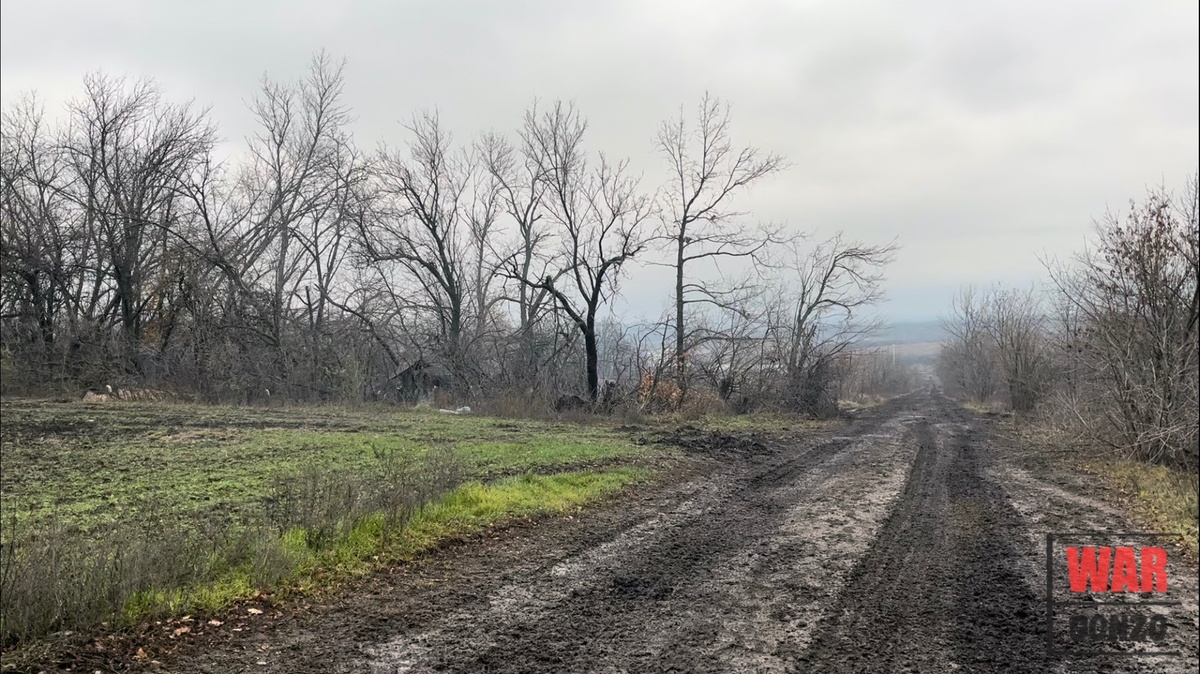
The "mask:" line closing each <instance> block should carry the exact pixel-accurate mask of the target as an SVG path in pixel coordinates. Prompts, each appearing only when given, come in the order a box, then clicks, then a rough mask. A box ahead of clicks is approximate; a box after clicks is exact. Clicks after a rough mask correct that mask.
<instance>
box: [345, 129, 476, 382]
mask: <svg viewBox="0 0 1200 674" xmlns="http://www.w3.org/2000/svg"><path fill="white" fill-rule="evenodd" d="M407 128H408V130H409V132H410V134H411V139H410V141H409V143H408V147H407V151H406V152H394V151H393V152H385V153H384V154H382V155H381V157H380V160H379V164H380V180H381V183H380V191H381V192H382V194H383V195H385V197H386V202H385V205H384V206H383V207H382V209H381V210H380V212H379V213H378V214H377V217H375V218H374V220H373V221H372V222H370V223H369V224H368V225H367V226H366V227H365V228H364V229H363V231H362V232H361V242H362V245H363V247H364V250H365V251H366V255H367V257H368V259H369V260H370V261H371V263H372V264H374V265H377V266H379V265H384V264H385V263H391V264H394V265H395V266H396V268H397V269H398V270H399V271H400V272H401V273H402V274H403V279H402V280H401V279H392V278H389V274H390V272H389V271H388V269H387V268H386V267H382V266H381V267H380V268H379V273H380V275H381V276H383V277H385V278H384V281H385V283H388V284H393V283H396V282H397V281H399V282H401V283H405V284H407V285H403V286H393V287H392V288H391V290H390V292H391V294H392V296H393V297H394V298H396V299H397V300H403V302H404V303H405V304H406V308H407V309H408V310H409V311H414V312H417V314H418V315H420V316H426V317H428V318H429V320H430V321H431V322H432V325H433V326H435V330H436V331H435V332H434V334H432V335H430V336H429V337H430V338H429V339H427V340H426V343H427V344H428V345H430V346H434V347H435V348H436V351H437V352H438V356H439V357H440V358H443V359H445V361H446V362H447V364H448V365H449V367H450V368H451V370H452V371H453V372H454V374H455V376H456V377H457V378H458V379H459V383H460V384H461V383H465V381H466V379H467V378H468V377H467V372H468V363H467V359H466V346H467V344H466V341H467V338H468V335H467V332H468V327H469V323H470V316H469V312H470V309H471V301H472V290H471V281H472V279H471V275H472V270H471V265H472V261H473V259H472V258H473V257H474V256H473V255H472V254H471V250H470V248H471V245H472V244H473V243H476V244H477V243H481V242H482V239H483V238H486V237H481V236H479V235H480V234H486V230H487V228H489V227H490V226H491V221H492V216H491V215H486V216H484V218H483V221H482V223H480V222H479V221H476V220H474V219H473V213H472V203H471V198H472V192H471V190H472V186H473V180H474V178H475V177H476V167H475V165H474V163H473V161H472V158H471V156H470V155H469V154H468V153H466V152H465V151H462V150H457V151H456V150H455V149H454V147H453V146H452V141H451V136H450V134H449V132H447V131H446V129H445V128H444V127H443V125H442V124H441V122H440V120H439V119H438V117H437V116H436V115H435V114H431V113H422V114H418V115H415V116H414V117H413V119H412V121H411V122H410V124H409V125H408V126H407ZM487 203H488V204H489V206H488V207H489V208H493V207H494V204H493V202H491V201H488V202H487ZM476 272H478V273H483V269H482V267H479V268H477V269H476ZM479 309H483V307H479Z"/></svg>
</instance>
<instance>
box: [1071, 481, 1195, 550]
mask: <svg viewBox="0 0 1200 674" xmlns="http://www.w3.org/2000/svg"><path fill="white" fill-rule="evenodd" d="M1085 468H1086V469H1087V470H1089V471H1091V472H1094V473H1095V474H1097V475H1099V476H1100V477H1101V478H1103V479H1104V481H1105V482H1106V483H1107V485H1108V486H1109V488H1111V489H1113V490H1115V491H1117V492H1119V493H1120V494H1122V495H1124V496H1125V497H1127V498H1128V499H1129V501H1130V504H1131V505H1132V507H1133V511H1134V515H1135V516H1137V517H1138V518H1139V519H1141V520H1142V521H1143V522H1145V523H1146V526H1148V527H1150V528H1151V529H1153V530H1155V531H1160V532H1164V533H1178V534H1179V535H1180V537H1181V538H1182V540H1183V548H1184V550H1185V551H1186V552H1187V553H1188V554H1190V555H1191V557H1192V559H1197V558H1200V545H1198V543H1200V531H1198V518H1200V495H1198V494H1197V490H1198V487H1200V479H1198V478H1197V476H1196V475H1195V474H1191V475H1189V474H1184V473H1180V472H1177V471H1173V470H1171V469H1169V468H1166V467H1164V466H1154V465H1149V464H1146V463H1142V462H1140V461H1132V460H1109V461H1099V462H1090V463H1088V464H1086V466H1085Z"/></svg>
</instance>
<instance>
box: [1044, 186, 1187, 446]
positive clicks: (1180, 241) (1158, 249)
mask: <svg viewBox="0 0 1200 674" xmlns="http://www.w3.org/2000/svg"><path fill="white" fill-rule="evenodd" d="M1197 194H1198V189H1197V181H1196V178H1195V177H1193V178H1192V180H1191V181H1189V184H1188V186H1187V190H1186V191H1185V192H1184V194H1183V195H1182V196H1181V197H1178V198H1175V197H1173V196H1172V195H1171V194H1170V193H1169V192H1168V191H1167V190H1166V189H1164V188H1160V189H1155V190H1151V191H1150V192H1149V193H1148V194H1147V196H1146V198H1145V200H1144V201H1143V202H1142V203H1136V202H1133V203H1131V206H1130V210H1129V212H1128V213H1127V214H1126V216H1125V217H1124V219H1122V218H1120V217H1119V216H1117V215H1116V214H1109V215H1107V216H1105V217H1104V218H1103V219H1101V220H1100V221H1099V222H1097V223H1096V235H1097V239H1096V247H1095V249H1094V250H1088V251H1086V252H1084V253H1083V254H1081V255H1079V256H1078V257H1077V258H1076V260H1075V261H1074V264H1072V265H1052V266H1051V275H1052V277H1053V279H1054V283H1055V285H1056V286H1057V288H1058V290H1059V292H1060V294H1061V296H1062V298H1063V299H1064V300H1065V302H1067V303H1068V305H1069V307H1070V309H1071V313H1072V314H1073V321H1072V322H1073V323H1074V324H1075V326H1074V327H1075V329H1074V330H1072V331H1071V337H1072V342H1071V344H1070V347H1071V351H1072V352H1073V354H1074V356H1075V365H1076V366H1077V367H1078V368H1079V369H1080V370H1081V371H1082V372H1083V374H1084V376H1085V378H1086V383H1088V384H1090V386H1091V387H1092V388H1093V391H1092V393H1091V395H1090V396H1089V397H1090V398H1091V401H1092V404H1091V409H1093V410H1096V411H1097V412H1098V415H1097V417H1096V418H1093V417H1092V416H1091V415H1090V414H1086V413H1084V414H1081V415H1080V419H1081V420H1082V421H1083V422H1084V423H1085V424H1086V425H1087V426H1088V430H1089V432H1090V434H1091V435H1092V437H1093V438H1094V439H1096V440H1100V441H1104V442H1106V443H1108V444H1110V445H1114V446H1116V447H1119V448H1122V449H1125V450H1127V451H1129V452H1131V453H1133V454H1134V455H1135V456H1138V457H1140V458H1142V459H1145V460H1149V461H1156V462H1163V463H1169V464H1174V465H1178V466H1190V467H1192V468H1193V469H1194V467H1195V465H1196V461H1197V454H1198V453H1200V450H1198V448H1197V444H1198V436H1200V434H1198V432H1197V424H1198V422H1197V418H1198V416H1200V409H1198V403H1197V396H1198V391H1197V389H1198V388H1200V381H1198V380H1200V376H1198V374H1197V371H1198V367H1200V354H1198V349H1200V347H1198V339H1197V338H1198V320H1200V290H1198V289H1197V274H1198V273H1200V269H1198V264H1197V260H1198V259H1200V226H1198V225H1197V212H1198V210H1200V207H1198V200H1197Z"/></svg>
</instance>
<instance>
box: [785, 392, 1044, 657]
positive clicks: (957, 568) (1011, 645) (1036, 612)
mask: <svg viewBox="0 0 1200 674" xmlns="http://www.w3.org/2000/svg"><path fill="white" fill-rule="evenodd" d="M937 402H938V407H940V408H942V412H943V414H941V415H939V416H941V417H942V418H943V419H946V418H949V419H958V418H961V416H962V415H961V414H958V413H957V412H956V411H953V410H948V409H947V407H948V403H947V402H946V401H945V400H944V399H939V400H938V401H937ZM914 432H915V436H916V441H917V443H918V444H919V451H918V453H917V457H916V460H915V462H914V464H913V468H912V473H911V476H910V478H909V480H908V483H907V484H906V485H905V487H904V490H903V492H902V493H901V495H900V498H899V500H898V502H897V503H896V506H895V510H894V511H893V513H892V515H891V516H890V517H889V518H888V520H887V522H886V523H885V525H884V526H883V528H882V530H881V531H880V532H879V535H878V537H877V538H876V540H875V541H874V542H873V544H872V545H871V548H870V549H869V550H868V551H867V553H866V554H865V555H864V556H863V557H862V559H861V561H860V562H859V564H858V565H857V566H856V567H855V569H854V571H853V573H852V574H851V577H850V579H849V580H848V582H847V584H846V587H845V590H844V591H843V594H842V596H841V597H840V598H839V600H838V603H837V605H836V606H835V607H834V608H833V609H832V610H831V611H830V613H829V617H828V618H827V619H826V620H825V621H823V624H822V625H821V628H820V630H819V633H818V635H817V637H816V639H815V640H814V643H813V645H812V647H811V648H810V649H809V650H808V651H807V652H805V653H802V654H800V655H799V656H798V658H797V665H799V666H800V667H801V668H802V669H806V670H808V671H814V672H904V671H919V672H926V671H929V672H933V671H937V672H949V671H956V670H962V671H970V672H1001V671H1004V672H1045V671H1050V670H1051V669H1053V667H1054V663H1052V662H1048V661H1047V659H1046V654H1045V645H1044V644H1045V642H1044V632H1043V631H1042V630H1043V626H1044V623H1042V610H1041V608H1040V604H1039V602H1040V601H1041V598H1040V597H1039V596H1037V594H1036V593H1035V592H1034V591H1033V589H1032V585H1031V584H1030V583H1029V582H1027V581H1028V579H1026V578H1024V577H1022V575H1021V571H1020V569H1021V568H1022V567H1021V565H1019V564H1018V563H1017V560H1018V559H1019V558H1020V554H1021V553H1020V552H1019V550H1018V546H1019V545H1020V544H1021V541H1022V540H1023V538H1024V536H1025V533H1024V531H1023V523H1022V521H1021V518H1020V516H1019V515H1018V514H1017V513H1016V511H1015V510H1014V509H1013V507H1012V506H1011V505H1010V504H1009V503H1008V501H1007V499H1006V497H1005V494H1004V492H1003V490H1002V489H1001V487H1000V486H999V485H997V484H995V483H993V482H991V481H990V480H989V479H988V477H987V475H986V472H985V467H986V464H987V463H988V457H987V456H986V452H985V450H984V448H983V447H982V446H981V445H982V443H981V440H982V438H981V437H980V435H981V434H980V432H979V430H978V428H977V427H976V426H975V425H974V424H971V423H956V422H944V423H936V424H935V423H931V422H929V421H923V422H921V423H919V424H918V425H917V426H916V427H915V429H914Z"/></svg>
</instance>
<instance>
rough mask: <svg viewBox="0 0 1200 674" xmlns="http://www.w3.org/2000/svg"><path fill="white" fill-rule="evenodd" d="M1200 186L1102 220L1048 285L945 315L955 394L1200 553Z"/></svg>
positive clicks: (1003, 291) (987, 295) (974, 294)
mask: <svg viewBox="0 0 1200 674" xmlns="http://www.w3.org/2000/svg"><path fill="white" fill-rule="evenodd" d="M1198 211H1200V189H1198V183H1197V180H1196V178H1195V177H1193V178H1192V179H1191V180H1190V181H1189V183H1188V184H1187V186H1186V187H1185V189H1184V190H1183V192H1182V193H1178V194H1173V193H1171V192H1169V191H1168V190H1166V189H1164V188H1160V189H1153V190H1151V191H1150V192H1149V193H1148V194H1147V195H1146V197H1145V199H1144V200H1142V201H1141V202H1132V203H1131V204H1130V207H1129V210H1128V211H1127V212H1126V213H1125V214H1124V215H1121V214H1115V213H1110V214H1108V215H1106V216H1105V217H1103V218H1101V219H1100V220H1098V221H1097V222H1096V226H1095V234H1094V236H1093V240H1092V241H1089V242H1088V246H1087V249H1086V250H1085V252H1083V253H1081V254H1079V255H1077V256H1076V257H1075V258H1074V259H1073V260H1070V261H1047V265H1046V266H1047V270H1048V275H1049V277H1050V282H1049V283H1048V284H1047V286H1046V287H1045V288H1042V289H1038V288H1031V289H1028V290H1019V289H1015V288H1005V287H1000V286H996V287H993V288H990V289H988V290H985V291H979V290H976V289H973V288H967V289H964V290H963V291H962V292H961V293H960V294H959V295H958V297H957V298H956V299H955V301H954V305H953V307H952V308H951V311H950V314H949V315H948V316H947V317H946V319H945V320H944V323H945V328H946V330H947V332H948V333H949V334H950V335H951V339H950V340H949V341H948V343H947V344H946V345H945V347H944V348H943V350H942V354H941V356H940V360H939V362H938V373H939V375H940V377H941V380H942V382H943V383H944V385H945V387H946V390H947V391H948V392H949V393H951V394H952V395H956V396H958V397H959V398H960V399H962V400H963V401H964V404H966V405H968V406H970V407H972V408H973V409H979V410H988V411H996V410H998V409H1005V410H1008V411H1011V412H1012V413H1013V414H1014V415H1015V421H1016V423H1018V424H1019V425H1021V426H1023V427H1024V428H1025V432H1023V433H1022V434H1021V437H1022V438H1023V440H1024V441H1025V442H1028V443H1031V444H1033V445H1035V446H1037V447H1040V448H1041V449H1042V450H1043V451H1044V452H1045V453H1046V454H1047V455H1050V456H1055V457H1060V458H1063V459H1064V460H1067V461H1069V462H1071V463H1072V464H1073V465H1074V466H1075V467H1076V468H1080V469H1083V470H1086V471H1088V472H1091V473H1093V474H1094V475H1096V476H1097V477H1098V478H1099V479H1100V480H1101V481H1102V483H1103V484H1105V485H1106V486H1108V487H1109V488H1110V489H1112V490H1113V491H1115V492H1116V493H1118V494H1120V495H1122V496H1123V497H1124V498H1126V499H1127V500H1128V501H1129V505H1130V507H1131V509H1132V510H1133V512H1134V513H1135V514H1136V515H1137V516H1138V517H1139V518H1140V519H1142V521H1143V522H1144V523H1145V525H1146V526H1147V527H1148V528H1152V529H1156V530H1160V531H1165V532H1172V533H1178V534H1179V535H1180V538H1181V541H1182V543H1183V547H1184V549H1185V550H1187V551H1188V552H1189V553H1190V554H1191V556H1192V557H1193V558H1197V557H1198V549H1197V520H1198V519H1200V509H1198V507H1197V487H1198V484H1200V478H1198V473H1200V290H1198V288H1197V282H1198V276H1200V225H1198V222H1197V213H1198Z"/></svg>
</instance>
